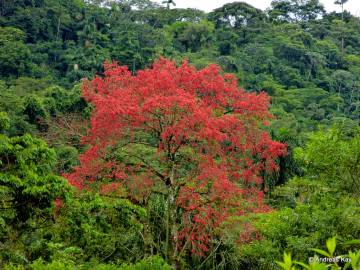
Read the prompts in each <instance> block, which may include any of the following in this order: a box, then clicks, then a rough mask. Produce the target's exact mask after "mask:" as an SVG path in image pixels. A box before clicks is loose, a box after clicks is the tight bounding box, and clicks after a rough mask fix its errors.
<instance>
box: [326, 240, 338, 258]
mask: <svg viewBox="0 0 360 270" xmlns="http://www.w3.org/2000/svg"><path fill="white" fill-rule="evenodd" d="M326 247H327V249H328V251H329V253H330V255H333V254H334V252H335V248H336V237H335V236H334V237H332V238H330V239H328V240H327V241H326Z"/></svg>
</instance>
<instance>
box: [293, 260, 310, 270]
mask: <svg viewBox="0 0 360 270" xmlns="http://www.w3.org/2000/svg"><path fill="white" fill-rule="evenodd" d="M294 264H297V265H300V266H302V267H304V268H305V269H308V270H311V266H309V265H307V264H305V263H302V262H296V261H295V262H294Z"/></svg>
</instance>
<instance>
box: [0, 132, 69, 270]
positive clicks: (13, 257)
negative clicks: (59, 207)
mask: <svg viewBox="0 0 360 270" xmlns="http://www.w3.org/2000/svg"><path fill="white" fill-rule="evenodd" d="M55 162H56V155H55V152H54V150H52V149H49V148H48V147H47V145H46V144H45V142H44V141H42V140H40V139H35V138H33V137H31V136H30V135H24V136H21V137H12V138H9V137H7V136H5V135H1V134H0V194H1V196H0V239H1V242H2V245H1V247H0V254H1V255H0V266H1V267H2V264H4V262H6V261H13V262H16V263H25V262H27V261H29V260H33V259H36V258H37V257H38V256H42V255H44V256H46V251H44V249H43V247H42V245H44V240H45V239H44V238H43V235H42V228H44V226H45V227H46V226H51V224H53V215H52V213H53V209H54V201H55V199H66V198H67V197H69V196H70V188H69V186H68V184H67V183H66V181H65V180H64V179H63V178H61V177H59V176H56V175H54V174H53V173H52V168H53V166H54V164H55ZM45 241H46V240H45ZM14 247H16V251H14V250H13V249H14Z"/></svg>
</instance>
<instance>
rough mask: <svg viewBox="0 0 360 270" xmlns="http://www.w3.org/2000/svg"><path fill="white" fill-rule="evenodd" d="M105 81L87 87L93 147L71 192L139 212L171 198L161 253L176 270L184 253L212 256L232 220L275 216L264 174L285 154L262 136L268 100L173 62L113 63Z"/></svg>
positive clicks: (211, 69)
mask: <svg viewBox="0 0 360 270" xmlns="http://www.w3.org/2000/svg"><path fill="white" fill-rule="evenodd" d="M104 75H105V76H104V77H103V78H101V77H97V78H95V79H94V80H92V81H85V82H84V84H83V96H84V98H85V99H86V100H87V101H88V102H90V103H91V104H92V105H93V107H94V110H93V114H92V118H91V129H90V130H89V131H88V135H87V136H86V138H85V143H86V144H88V145H89V148H88V150H87V151H86V152H85V153H84V154H83V155H81V157H80V161H81V165H80V166H79V167H77V168H75V169H74V171H73V173H71V174H68V175H66V177H67V178H68V179H69V181H70V183H71V184H73V185H74V186H76V187H78V188H80V189H83V188H89V187H94V186H96V187H99V188H100V189H101V191H102V192H118V193H119V192H121V194H122V195H123V196H127V197H128V198H129V199H131V200H132V201H134V202H137V203H138V204H141V205H146V204H147V203H148V202H149V200H151V196H152V195H153V194H160V195H161V196H163V198H164V201H165V202H166V203H165V204H166V214H165V219H166V224H167V226H166V232H165V234H166V239H164V247H163V251H164V254H165V256H166V257H168V258H169V259H170V260H171V261H172V262H174V261H177V259H178V258H179V256H181V254H183V252H184V250H190V251H192V253H195V254H198V255H204V254H205V253H206V252H207V251H208V249H209V246H210V243H209V241H210V240H211V238H212V237H213V236H214V234H215V231H216V229H217V228H218V227H219V226H220V224H221V223H222V222H223V221H225V220H226V219H227V218H228V217H230V216H237V215H245V214H247V213H253V212H263V211H266V210H267V209H268V208H267V207H266V206H265V205H264V204H263V202H262V197H263V194H262V192H260V190H259V185H260V184H261V183H262V178H261V175H262V174H263V173H264V171H267V172H271V171H273V170H275V169H276V168H277V167H276V162H275V159H276V158H277V157H278V156H280V155H283V154H285V146H284V145H283V144H281V143H278V142H274V141H272V140H271V138H270V137H269V134H268V133H267V132H266V131H264V129H263V126H264V125H266V124H267V121H268V120H269V119H270V118H271V114H270V113H269V111H268V105H269V97H268V96H267V95H266V94H265V93H261V94H259V95H256V94H255V93H248V92H246V91H244V90H243V89H239V88H238V87H237V81H236V79H235V77H234V76H232V75H229V74H222V72H221V70H220V68H219V67H218V66H216V65H210V66H208V67H207V68H205V69H202V70H199V71H198V70H196V69H195V68H194V67H192V66H190V65H189V64H188V63H187V62H184V63H183V64H182V65H181V66H179V67H177V66H176V65H175V64H174V63H173V62H171V61H169V60H166V59H160V60H159V61H157V62H156V63H155V64H154V65H153V67H152V68H149V69H146V70H144V71H139V72H138V73H137V75H136V76H132V75H131V73H130V72H129V71H128V70H127V68H126V67H120V66H118V65H117V64H116V63H112V64H105V73H104Z"/></svg>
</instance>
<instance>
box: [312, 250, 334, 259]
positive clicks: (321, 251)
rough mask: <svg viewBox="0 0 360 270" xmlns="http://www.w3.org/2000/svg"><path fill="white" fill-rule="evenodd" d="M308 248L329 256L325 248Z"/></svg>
mask: <svg viewBox="0 0 360 270" xmlns="http://www.w3.org/2000/svg"><path fill="white" fill-rule="evenodd" d="M310 250H312V251H315V252H316V253H319V254H321V255H324V256H326V257H331V255H330V254H329V253H327V252H326V251H325V250H321V249H317V248H311V249H310Z"/></svg>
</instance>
